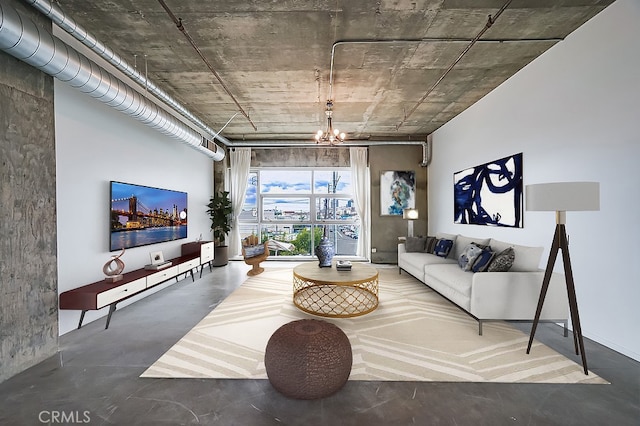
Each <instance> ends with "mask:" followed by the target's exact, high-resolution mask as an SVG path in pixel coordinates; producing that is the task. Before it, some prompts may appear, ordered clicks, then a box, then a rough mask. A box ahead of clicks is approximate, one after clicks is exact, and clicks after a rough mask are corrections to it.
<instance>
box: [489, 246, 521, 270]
mask: <svg viewBox="0 0 640 426" xmlns="http://www.w3.org/2000/svg"><path fill="white" fill-rule="evenodd" d="M515 258H516V254H515V251H514V250H513V247H509V248H506V249H504V250H503V251H501V252H500V253H498V254H497V255H496V256H495V257H494V258H493V260H492V261H491V263H490V264H489V267H488V268H487V272H507V271H508V270H509V269H510V268H511V266H513V261H514V260H515Z"/></svg>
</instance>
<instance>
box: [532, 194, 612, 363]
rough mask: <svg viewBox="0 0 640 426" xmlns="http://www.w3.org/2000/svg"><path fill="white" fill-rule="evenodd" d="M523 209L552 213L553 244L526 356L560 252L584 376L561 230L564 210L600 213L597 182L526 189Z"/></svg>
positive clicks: (564, 236)
mask: <svg viewBox="0 0 640 426" xmlns="http://www.w3.org/2000/svg"><path fill="white" fill-rule="evenodd" d="M526 200H527V210H530V211H555V212H556V231H555V234H554V236H553V244H552V245H551V251H550V253H549V261H548V262H547V268H546V270H545V272H544V279H543V280H542V288H541V290H540V298H539V299H538V307H537V308H536V315H535V318H534V320H533V326H532V328H531V336H530V337H529V345H528V346H527V354H528V353H529V352H530V351H531V344H532V343H533V337H534V335H535V334H536V328H537V327H538V322H539V321H540V313H541V312H542V305H543V304H544V298H545V296H546V294H547V290H548V289H549V282H550V280H551V274H552V272H553V266H554V265H555V263H556V258H557V256H558V250H562V262H563V263H564V276H565V281H566V284H567V295H568V297H569V310H570V312H571V324H572V326H573V344H574V347H575V350H576V355H580V356H581V357H582V367H583V368H584V374H589V373H588V371H587V357H586V355H585V353H584V342H583V340H582V328H581V327H580V316H579V315H578V301H577V299H576V288H575V284H574V282H573V272H572V271H571V260H570V259H569V241H568V239H567V233H566V229H565V223H566V219H567V216H566V212H567V211H593V210H600V184H599V183H598V182H557V183H541V184H536V185H527V186H526Z"/></svg>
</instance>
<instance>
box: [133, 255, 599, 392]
mask: <svg viewBox="0 0 640 426" xmlns="http://www.w3.org/2000/svg"><path fill="white" fill-rule="evenodd" d="M266 266H267V267H266V268H265V272H264V273H262V274H260V275H258V276H256V277H251V278H249V279H247V280H246V281H245V282H244V283H243V284H242V286H240V287H239V288H238V289H237V290H236V291H234V292H233V293H232V294H231V295H229V297H228V298H227V299H225V300H224V301H223V302H222V303H220V305H218V306H217V307H216V308H215V309H214V310H213V311H212V312H211V313H210V314H209V315H208V316H207V317H205V318H204V319H203V320H202V321H201V322H200V323H199V324H198V325H196V326H195V327H194V328H193V329H192V330H190V331H189V332H188V333H187V334H186V335H185V336H184V337H183V338H182V339H181V340H180V341H179V342H178V343H176V344H175V345H174V346H173V347H172V348H171V349H170V350H169V351H167V352H166V353H165V354H164V355H162V357H160V359H158V361H156V362H155V363H154V364H153V365H152V366H151V367H149V368H148V369H147V370H146V371H145V372H144V373H143V374H142V375H141V377H154V378H223V379H266V378H267V374H266V371H265V366H264V350H265V347H266V345H267V342H268V340H269V337H270V336H271V335H272V334H273V332H274V331H275V330H277V329H278V327H280V326H281V325H283V324H286V323H288V322H290V321H295V320H298V319H303V318H314V317H313V316H312V315H309V314H306V313H304V312H302V311H300V310H298V309H297V308H296V307H295V306H294V305H293V302H292V270H291V269H286V270H282V269H273V270H270V269H269V267H268V264H267V265H266ZM379 272H380V290H379V299H380V305H379V306H378V308H377V309H376V310H375V311H373V312H371V313H369V314H367V315H363V316H361V317H355V318H344V319H327V318H320V319H323V320H326V321H329V322H332V323H334V324H335V325H337V326H338V327H340V328H341V329H342V330H343V331H344V332H345V334H346V335H347V337H348V338H349V340H350V342H351V346H352V351H353V367H352V370H351V375H350V377H349V380H379V381H386V380H389V381H440V382H502V383H515V382H521V383H607V382H606V381H605V380H603V379H602V378H600V377H598V376H597V375H595V374H593V373H592V372H589V375H588V376H587V375H585V374H584V372H583V371H582V367H581V366H580V365H578V364H576V363H575V362H573V361H571V360H569V359H567V358H566V357H564V356H562V355H560V354H559V353H557V352H555V351H554V350H552V349H550V348H549V347H547V346H545V345H543V344H541V343H539V342H534V345H533V347H532V349H531V354H529V355H527V354H526V347H527V343H528V339H529V336H528V335H525V334H524V333H522V332H521V331H519V330H516V329H514V328H513V327H511V326H510V325H509V324H508V323H503V322H495V323H486V324H485V325H484V330H483V336H479V335H478V323H477V322H476V321H475V320H473V319H472V318H471V317H469V316H468V315H467V314H465V313H464V312H462V311H461V310H460V309H458V308H457V307H455V306H454V305H453V304H452V303H451V302H449V301H447V300H446V299H444V298H442V297H441V296H440V295H438V294H437V293H435V292H434V291H432V290H430V289H429V288H428V287H426V286H425V285H424V284H422V283H420V282H419V281H418V280H416V279H415V278H413V277H411V276H409V275H407V274H402V275H399V274H398V269H397V268H389V267H387V268H379ZM315 318H318V317H315ZM567 344H568V345H571V344H572V342H571V337H569V338H568V339H567Z"/></svg>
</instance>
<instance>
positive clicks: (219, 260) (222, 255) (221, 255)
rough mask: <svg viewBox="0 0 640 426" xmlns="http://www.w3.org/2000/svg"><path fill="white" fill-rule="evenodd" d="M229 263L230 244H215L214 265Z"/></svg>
mask: <svg viewBox="0 0 640 426" xmlns="http://www.w3.org/2000/svg"><path fill="white" fill-rule="evenodd" d="M228 263H229V246H215V248H214V249H213V261H212V262H211V264H212V265H213V266H225V265H226V264H228Z"/></svg>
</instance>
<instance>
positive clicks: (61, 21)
mask: <svg viewBox="0 0 640 426" xmlns="http://www.w3.org/2000/svg"><path fill="white" fill-rule="evenodd" d="M25 3H28V4H30V5H31V6H33V7H34V8H35V9H36V10H38V11H39V12H40V13H42V14H43V15H44V16H46V17H47V18H49V19H51V21H52V22H53V23H54V24H56V25H57V26H58V27H60V28H61V29H62V30H64V31H65V32H67V33H68V34H70V35H71V36H72V37H73V38H75V39H76V40H78V41H79V42H80V43H82V44H83V45H85V46H86V47H87V48H88V49H90V50H91V51H92V52H94V53H95V54H97V55H98V56H100V57H101V58H102V59H104V60H105V61H107V62H108V63H109V64H111V65H113V66H114V67H115V68H116V69H117V70H118V71H120V72H122V73H123V74H124V75H126V76H127V77H129V78H131V79H132V80H133V81H135V82H136V83H138V84H139V85H140V86H142V87H144V89H145V90H146V91H148V92H149V93H152V94H153V95H154V96H156V97H157V98H158V99H160V100H161V101H162V102H164V103H165V104H167V105H168V106H169V107H170V108H172V109H173V110H175V111H176V112H177V113H179V114H180V115H182V116H183V117H185V118H186V119H188V120H189V121H191V122H192V123H193V124H195V125H196V126H197V127H199V128H200V129H202V130H204V132H205V133H207V134H208V135H209V136H210V137H211V138H214V139H217V140H218V141H220V142H222V143H223V144H225V145H229V144H230V141H229V140H228V139H227V138H225V137H223V136H222V135H220V132H221V131H222V130H219V131H216V130H215V129H212V128H211V127H209V126H208V125H207V124H206V123H205V122H204V121H202V120H201V119H199V118H198V117H196V116H195V115H194V114H193V113H192V112H191V111H189V110H188V109H187V108H186V107H185V106H184V105H182V104H181V103H179V102H178V101H177V100H176V99H175V98H173V97H172V96H171V95H169V94H168V93H167V92H165V91H164V90H162V89H161V88H159V87H158V86H157V85H155V84H154V83H153V82H152V81H150V80H149V79H147V77H146V76H143V75H142V74H140V73H139V72H138V70H137V69H136V68H135V67H134V66H132V65H131V64H129V63H128V62H127V61H125V60H124V59H123V58H122V57H121V56H120V55H118V54H117V53H116V52H114V51H113V49H111V48H109V47H108V46H106V45H105V44H104V43H102V42H101V41H100V40H98V39H97V38H96V36H94V35H93V34H91V33H90V32H89V31H87V30H86V29H85V28H83V27H82V26H81V25H80V24H78V23H77V22H76V21H75V20H74V19H73V18H72V17H71V16H69V15H68V14H67V13H65V12H64V11H63V10H62V9H60V7H59V6H57V5H54V4H51V2H49V1H46V0H25Z"/></svg>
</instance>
